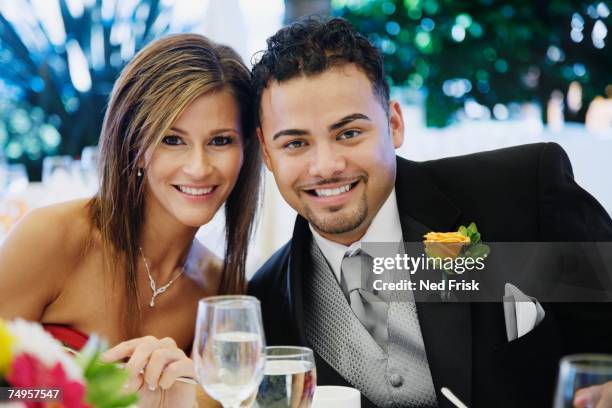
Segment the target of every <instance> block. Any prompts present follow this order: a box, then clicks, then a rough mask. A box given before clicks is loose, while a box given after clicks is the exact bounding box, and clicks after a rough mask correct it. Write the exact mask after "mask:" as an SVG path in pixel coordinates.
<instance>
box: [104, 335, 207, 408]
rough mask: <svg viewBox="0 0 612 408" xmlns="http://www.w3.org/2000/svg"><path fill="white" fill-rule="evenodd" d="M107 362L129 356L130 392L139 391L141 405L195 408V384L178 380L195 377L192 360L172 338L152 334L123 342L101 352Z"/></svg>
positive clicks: (128, 389) (127, 387) (126, 365)
mask: <svg viewBox="0 0 612 408" xmlns="http://www.w3.org/2000/svg"><path fill="white" fill-rule="evenodd" d="M101 357H102V360H103V361H106V362H118V361H121V360H123V359H125V358H127V359H128V361H127V363H126V364H125V368H126V369H127V370H128V372H129V374H130V376H129V380H128V382H127V386H126V391H127V392H138V396H139V398H140V401H139V402H138V405H139V406H141V407H158V406H161V407H177V408H183V407H185V408H192V407H193V406H194V404H195V393H196V385H194V384H188V383H185V382H182V381H177V379H179V377H188V378H195V368H194V365H193V361H192V360H191V359H190V358H189V357H187V356H186V355H185V353H184V352H183V350H181V349H179V348H178V347H177V345H176V343H175V342H174V340H172V339H171V338H169V337H165V338H163V339H157V338H155V337H153V336H146V337H140V338H137V339H132V340H128V341H124V342H122V343H119V344H117V345H116V346H115V347H113V348H111V349H109V350H107V351H106V352H105V353H104V354H102V356H101Z"/></svg>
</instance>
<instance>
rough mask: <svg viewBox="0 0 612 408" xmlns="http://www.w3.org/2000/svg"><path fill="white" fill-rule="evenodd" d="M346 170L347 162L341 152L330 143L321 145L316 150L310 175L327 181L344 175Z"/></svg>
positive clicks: (311, 163)
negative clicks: (340, 174)
mask: <svg viewBox="0 0 612 408" xmlns="http://www.w3.org/2000/svg"><path fill="white" fill-rule="evenodd" d="M345 168H346V160H345V159H344V156H343V155H342V154H341V152H339V151H338V149H337V148H335V147H334V146H332V145H331V144H329V143H321V144H319V145H318V146H317V147H316V148H315V149H314V155H313V157H312V159H311V162H310V167H309V175H310V176H312V177H321V178H323V179H327V178H331V177H333V176H335V175H337V174H339V173H342V172H343V171H344V169H345Z"/></svg>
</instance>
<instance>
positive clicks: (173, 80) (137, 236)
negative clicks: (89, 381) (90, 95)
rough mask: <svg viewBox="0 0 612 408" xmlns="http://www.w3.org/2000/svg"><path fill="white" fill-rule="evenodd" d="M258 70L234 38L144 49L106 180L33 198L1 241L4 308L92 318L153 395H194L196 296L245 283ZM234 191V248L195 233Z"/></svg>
mask: <svg viewBox="0 0 612 408" xmlns="http://www.w3.org/2000/svg"><path fill="white" fill-rule="evenodd" d="M249 80H250V74H249V71H248V69H247V68H246V67H245V65H244V64H243V63H242V61H241V60H240V57H239V56H238V55H237V54H236V53H235V52H234V51H233V50H231V49H230V48H228V47H225V46H221V45H217V44H214V43H212V42H210V41H208V40H207V39H205V38H204V37H202V36H199V35H192V34H180V35H173V36H169V37H166V38H163V39H160V40H157V41H155V42H153V43H152V44H150V45H148V46H147V47H146V48H144V49H143V50H142V51H140V52H139V53H138V54H137V55H136V56H135V57H134V59H133V60H132V61H131V62H130V63H129V64H128V65H127V66H126V67H125V69H124V70H123V72H122V73H121V75H120V77H119V78H118V80H117V82H116V83H115V86H114V88H113V91H112V95H111V98H110V102H109V105H108V109H107V112H106V115H105V118H104V123H103V126H102V132H101V136H100V171H101V184H100V189H99V192H98V194H97V195H96V196H95V197H94V198H93V199H91V200H89V201H84V200H81V201H73V202H67V203H62V204H59V205H55V206H51V207H47V208H41V209H37V210H34V211H32V212H31V213H30V214H29V215H27V216H26V217H25V218H24V219H23V220H22V221H21V222H20V223H19V224H18V225H17V226H16V227H15V228H14V230H13V231H12V232H11V234H10V235H9V236H8V237H7V239H6V241H5V243H4V245H3V246H2V248H1V249H0V282H2V285H0V299H2V301H1V302H0V316H2V317H4V318H9V319H10V318H14V317H22V318H25V319H28V320H35V321H40V322H41V323H43V325H45V327H46V328H47V329H48V330H49V331H50V332H52V333H53V334H54V335H55V336H56V337H58V338H60V339H62V340H64V341H65V342H68V343H72V344H69V345H71V346H73V347H77V348H78V347H79V346H80V345H82V343H83V340H85V339H84V338H83V337H86V335H85V334H88V333H94V332H95V333H97V334H99V335H101V336H102V337H104V338H106V339H108V341H109V343H110V344H112V345H116V344H118V343H120V344H119V345H117V346H116V347H114V348H113V349H112V350H109V352H108V353H107V354H106V355H105V357H106V358H107V359H108V360H117V359H123V358H128V359H129V361H128V363H127V366H128V368H129V369H131V373H132V377H131V379H130V383H129V389H130V390H140V391H139V392H140V394H141V401H142V402H141V404H142V405H143V406H147V405H148V404H149V403H151V404H157V403H158V402H159V400H160V399H161V398H162V396H163V397H164V400H165V402H166V404H167V406H182V404H183V403H186V404H187V405H190V404H191V403H192V402H193V401H191V402H189V400H190V398H192V395H193V392H192V391H193V387H190V388H191V390H190V392H185V389H184V388H181V387H185V386H184V385H182V383H179V382H176V383H175V382H174V380H175V379H176V378H178V377H181V376H193V364H192V363H191V360H189V359H188V358H187V357H186V356H185V351H187V352H188V350H189V349H190V347H191V342H192V338H193V333H194V324H195V318H196V309H197V300H198V299H200V298H202V297H205V296H210V295H213V294H218V293H221V294H224V293H241V292H242V291H243V290H244V288H245V276H244V268H245V266H244V265H245V259H246V255H247V243H248V239H249V236H250V233H251V229H252V221H253V219H254V214H255V210H256V207H257V203H258V198H259V195H258V192H259V181H260V159H259V146H258V142H257V138H256V137H254V132H253V121H252V109H251V103H252V95H251V90H250V84H249ZM224 203H225V214H226V217H225V218H226V220H225V222H226V241H227V244H226V256H225V262H222V261H220V260H219V259H218V258H216V257H215V256H214V255H213V254H212V253H211V252H210V251H209V250H208V249H206V248H205V247H203V246H202V245H201V244H199V243H198V242H197V240H195V239H194V237H195V234H196V232H197V230H198V228H199V227H200V226H202V225H204V224H206V223H208V222H209V221H210V220H211V219H212V218H213V216H214V214H215V213H216V212H217V210H218V209H219V208H220V207H221V205H223V204H224ZM129 339H132V340H129ZM160 339H161V340H160ZM143 370H144V371H143ZM141 372H142V373H141ZM145 385H146V386H145ZM160 387H161V388H163V389H168V392H166V393H164V395H162V393H160V391H159V389H160ZM149 390H151V391H149Z"/></svg>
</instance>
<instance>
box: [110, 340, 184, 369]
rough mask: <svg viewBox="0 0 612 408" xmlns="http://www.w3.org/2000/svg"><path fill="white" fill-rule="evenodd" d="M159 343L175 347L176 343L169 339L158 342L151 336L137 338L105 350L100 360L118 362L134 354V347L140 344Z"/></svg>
mask: <svg viewBox="0 0 612 408" xmlns="http://www.w3.org/2000/svg"><path fill="white" fill-rule="evenodd" d="M160 341H161V342H163V344H168V345H170V346H175V347H176V343H175V342H174V340H172V339H171V338H169V337H166V338H163V339H161V340H158V339H157V338H155V337H153V336H145V337H138V338H136V339H131V340H127V341H124V342H121V343H119V344H117V345H116V346H115V347H112V348H110V349H108V350H106V351H105V352H104V353H102V355H101V356H100V358H101V359H102V361H105V362H107V363H111V362H115V361H120V360H123V359H125V358H128V357H130V356H132V354H134V351H135V350H136V347H138V346H140V345H142V344H155V343H157V342H160Z"/></svg>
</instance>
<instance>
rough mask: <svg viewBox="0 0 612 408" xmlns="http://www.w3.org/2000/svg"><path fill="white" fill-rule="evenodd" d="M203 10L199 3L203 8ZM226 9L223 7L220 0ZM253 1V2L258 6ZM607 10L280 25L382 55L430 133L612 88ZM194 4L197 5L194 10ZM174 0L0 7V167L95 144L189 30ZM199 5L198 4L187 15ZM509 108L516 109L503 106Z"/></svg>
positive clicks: (357, 16)
mask: <svg viewBox="0 0 612 408" xmlns="http://www.w3.org/2000/svg"><path fill="white" fill-rule="evenodd" d="M198 1H199V0H198ZM218 1H222V0H218ZM253 1H256V0H253ZM609 3H610V2H609V1H588V0H587V1H577V0H513V1H510V0H506V1H502V0H460V1H451V0H371V1H363V0H331V1H330V0H285V2H284V4H285V11H286V17H285V21H286V22H288V21H292V20H293V19H295V18H297V17H299V16H300V15H305V14H311V13H319V14H326V13H328V12H330V11H331V13H332V14H334V15H339V16H343V17H345V18H347V19H348V20H349V21H351V22H352V23H353V24H354V25H355V26H356V27H357V29H358V30H359V31H361V32H363V33H364V34H366V35H367V36H368V37H369V38H370V39H371V40H372V41H373V42H374V43H376V44H377V45H378V46H379V47H380V48H381V50H382V51H383V53H384V55H385V64H386V65H385V68H386V70H387V73H388V76H389V79H390V82H391V84H392V85H394V86H396V87H403V88H405V89H409V90H412V91H415V92H416V93H417V94H418V95H424V96H425V107H426V114H427V124H428V125H429V126H445V125H448V124H450V123H452V122H453V121H455V120H457V117H458V116H457V112H458V111H462V110H465V109H464V108H465V106H466V103H472V104H478V106H483V107H484V108H485V109H486V110H487V112H491V111H492V112H493V114H494V116H495V117H497V118H500V119H501V118H503V117H504V116H506V117H507V116H508V107H509V106H510V105H508V104H511V103H515V102H521V101H535V102H536V103H538V104H539V105H540V106H542V107H543V108H544V107H545V106H546V102H547V100H548V99H549V98H550V96H551V93H552V92H553V90H560V91H561V92H562V93H563V94H565V93H567V90H568V86H569V84H570V83H572V82H575V83H579V84H580V85H581V86H582V92H583V93H582V102H583V104H582V107H581V108H579V109H577V110H576V112H575V113H570V114H569V115H568V114H567V113H566V117H568V116H569V119H572V120H577V121H583V120H584V112H585V109H586V107H587V106H588V103H589V102H590V101H591V100H592V99H593V98H594V97H595V96H596V95H603V94H604V92H605V87H606V86H607V85H609V84H610V82H611V80H610V78H611V76H610V72H612V53H611V52H610V46H609V45H607V44H606V42H607V34H608V26H609V23H610V11H609V10H610V4H609ZM198 4H200V3H198ZM172 5H173V1H172V0H0V67H1V69H0V161H2V159H3V157H2V156H5V157H6V158H8V160H9V161H11V162H22V163H25V164H26V165H27V166H28V171H29V175H30V178H31V179H33V180H38V179H40V172H41V162H42V158H43V157H44V156H47V155H58V154H67V155H71V156H73V157H77V158H78V157H79V155H80V153H81V151H82V149H83V147H84V146H88V145H95V144H97V141H98V136H99V130H100V125H101V122H102V116H103V113H104V108H105V106H106V102H107V98H108V95H109V93H110V91H111V89H112V85H113V82H114V80H115V79H116V77H117V75H118V73H119V72H120V70H121V69H122V68H123V66H124V65H125V63H126V62H127V61H128V60H129V59H130V58H131V57H132V56H133V55H134V53H135V52H136V51H137V50H139V49H140V48H141V47H142V46H144V45H145V44H146V43H148V42H149V41H151V40H153V39H155V38H157V37H159V36H161V35H163V34H165V33H168V32H181V31H190V30H192V29H193V27H192V26H189V25H184V26H180V27H179V26H177V25H176V23H174V22H173V21H172V17H171V14H172V13H171V9H172ZM194 7H195V5H194ZM510 107H511V106H510Z"/></svg>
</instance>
